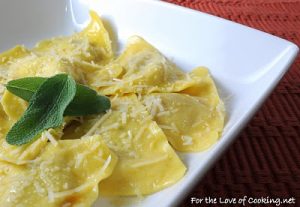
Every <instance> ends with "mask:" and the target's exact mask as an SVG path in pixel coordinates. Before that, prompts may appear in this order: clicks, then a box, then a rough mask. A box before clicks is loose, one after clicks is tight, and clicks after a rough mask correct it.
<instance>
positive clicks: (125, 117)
mask: <svg viewBox="0 0 300 207" xmlns="http://www.w3.org/2000/svg"><path fill="white" fill-rule="evenodd" d="M126 122H127V113H126V112H122V124H126Z"/></svg>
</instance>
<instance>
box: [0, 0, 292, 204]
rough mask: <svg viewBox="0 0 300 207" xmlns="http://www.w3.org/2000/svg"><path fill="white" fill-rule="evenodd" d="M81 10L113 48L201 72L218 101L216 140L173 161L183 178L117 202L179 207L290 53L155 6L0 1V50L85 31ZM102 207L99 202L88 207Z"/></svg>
mask: <svg viewBox="0 0 300 207" xmlns="http://www.w3.org/2000/svg"><path fill="white" fill-rule="evenodd" d="M89 8H91V9H93V10H95V11H97V12H98V13H99V14H102V17H103V18H104V19H105V20H106V21H107V22H109V23H110V24H112V25H113V27H112V30H114V31H115V32H116V35H115V37H114V38H115V39H116V38H117V39H118V40H119V43H121V45H123V44H124V42H125V40H126V39H127V38H128V37H129V36H131V35H140V36H143V37H144V38H145V39H146V40H147V41H149V42H150V43H152V44H153V45H155V46H156V47H157V48H158V49H159V50H161V51H162V52H163V53H164V54H165V55H167V56H168V57H169V58H171V59H172V60H174V61H175V63H177V64H178V65H179V66H181V67H182V68H183V69H184V70H186V71H189V70H191V69H193V68H194V67H196V66H200V65H203V66H207V67H209V68H210V71H211V73H212V75H213V77H214V80H215V81H216V83H217V85H218V88H219V92H220V93H221V96H222V98H223V100H225V103H226V109H227V113H228V116H227V121H226V127H225V130H224V133H223V136H222V137H221V139H220V141H219V142H218V143H217V144H215V145H214V146H213V147H212V148H211V149H209V150H207V151H205V152H201V153H193V154H182V155H181V156H182V159H183V160H184V162H185V163H186V165H187V166H188V171H187V174H186V176H185V177H184V178H183V179H182V180H181V181H180V182H178V183H177V184H175V185H174V186H172V187H170V188H168V189H166V190H163V191H161V192H159V193H156V194H153V195H151V196H148V197H145V198H144V199H143V200H140V201H137V202H136V201H130V202H129V203H128V202H127V201H126V199H125V200H123V201H122V202H121V204H122V205H123V206H144V207H153V206H160V207H164V206H174V205H176V204H179V203H180V200H181V199H183V198H184V196H185V195H186V193H187V192H189V190H190V189H191V188H192V187H193V186H194V185H195V184H196V183H197V181H198V180H199V179H200V178H201V177H202V176H203V174H204V173H205V172H206V171H207V170H208V168H209V167H210V166H211V165H212V164H213V163H214V161H215V160H216V159H217V158H218V157H219V156H220V155H221V154H222V152H223V151H224V149H225V148H227V146H228V145H229V144H230V143H231V142H232V140H233V139H234V138H235V137H236V135H237V134H238V133H239V132H240V131H241V129H242V128H243V127H244V126H245V124H246V123H247V122H248V120H249V119H250V118H251V117H252V116H253V114H254V113H255V112H256V111H257V109H258V108H259V107H260V105H261V104H262V103H263V101H264V100H265V99H266V97H267V96H268V95H269V94H270V92H271V91H272V90H273V88H274V87H275V85H276V84H277V83H278V81H279V80H280V79H281V77H282V76H283V74H284V73H285V72H286V71H287V69H288V68H289V66H290V64H291V63H292V61H293V60H294V58H295V56H296V54H297V51H298V48H297V46H296V45H294V44H293V43H291V42H288V41H286V40H283V39H280V38H278V37H275V36H272V35H269V34H266V33H263V32H260V31H257V30H254V29H251V28H248V27H245V26H242V25H239V24H236V23H233V22H230V21H227V20H224V19H221V18H218V17H214V16H211V15H208V14H204V13H200V12H197V11H193V10H189V9H185V8H181V7H178V6H175V5H171V4H167V3H164V2H160V1H151V0H70V1H68V0H52V1H47V0H27V1H19V0H1V1H0V28H1V30H0V50H1V51H3V50H5V49H8V48H9V47H12V46H14V45H15V44H25V45H27V46H32V45H33V43H35V42H37V41H39V40H41V39H44V38H49V37H53V36H57V35H66V34H71V33H73V32H74V31H75V30H79V29H81V28H82V27H83V26H84V25H85V24H86V22H87V21H88V9H89ZM116 36H117V37H116ZM100 190H101V189H100ZM199 196H201V195H199ZM113 200H114V199H113ZM116 202H118V203H119V201H116V200H114V201H113V203H116ZM132 202H135V203H132ZM109 203H110V201H109V199H102V201H101V199H100V200H99V201H98V202H97V203H96V204H95V206H110V204H109ZM101 204H102V205H101Z"/></svg>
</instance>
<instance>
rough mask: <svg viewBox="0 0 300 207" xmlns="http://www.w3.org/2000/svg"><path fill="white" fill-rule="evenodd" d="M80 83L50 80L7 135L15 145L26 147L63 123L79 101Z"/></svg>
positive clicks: (64, 77) (67, 78) (59, 78)
mask: <svg viewBox="0 0 300 207" xmlns="http://www.w3.org/2000/svg"><path fill="white" fill-rule="evenodd" d="M75 93H76V83H75V81H74V80H73V78H72V77H71V76H69V75H67V74H59V75H55V76H53V77H51V78H48V79H47V80H46V81H45V82H44V83H42V85H41V86H40V87H39V88H38V90H37V91H36V92H35V93H34V94H33V95H32V97H31V99H30V101H29V106H28V108H27V110H26V111H25V112H24V114H23V116H22V117H21V118H20V119H19V120H18V121H17V122H16V123H15V124H14V125H13V127H12V128H11V129H10V131H9V132H8V133H7V135H6V141H7V143H9V144H12V145H22V144H26V143H29V142H31V141H33V139H36V138H37V137H38V136H39V135H40V134H41V133H42V132H43V131H45V130H47V129H50V128H56V127H59V126H60V125H62V123H63V114H64V111H65V109H66V108H67V106H68V105H69V104H70V102H71V101H72V100H73V98H74V97H75Z"/></svg>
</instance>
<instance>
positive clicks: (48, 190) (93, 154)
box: [0, 12, 225, 207]
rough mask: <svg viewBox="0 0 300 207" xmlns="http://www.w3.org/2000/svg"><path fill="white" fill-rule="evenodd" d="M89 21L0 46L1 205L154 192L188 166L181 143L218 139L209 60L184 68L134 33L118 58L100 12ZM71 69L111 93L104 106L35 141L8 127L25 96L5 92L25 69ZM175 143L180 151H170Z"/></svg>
mask: <svg viewBox="0 0 300 207" xmlns="http://www.w3.org/2000/svg"><path fill="white" fill-rule="evenodd" d="M90 16H91V21H90V23H89V24H88V25H87V27H86V28H85V29H83V30H82V31H81V32H79V33H75V34H74V35H72V36H67V37H57V38H52V39H49V40H44V41H41V42H40V43H38V44H37V45H36V46H35V47H34V48H32V49H26V48H25V47H24V46H16V47H15V48H12V49H11V50H8V51H6V52H4V53H2V54H0V102H1V103H0V183H1V186H0V203H1V205H3V206H7V207H10V206H11V207H13V206H20V207H22V206H24V207H27V206H30V207H31V206H33V207H39V206H45V207H56V206H63V207H68V206H78V207H84V206H91V205H92V203H93V202H94V201H95V200H96V199H97V197H98V196H99V194H100V195H105V196H132V195H138V196H139V195H148V194H151V193H154V192H157V191H159V190H162V189H164V188H166V187H168V186H171V185H173V184H174V183H176V182H178V181H179V180H180V179H181V178H182V177H183V176H184V174H185V172H186V166H185V165H184V163H183V162H182V161H181V160H180V158H179V157H178V156H177V154H176V152H175V151H174V149H175V150H178V151H182V152H198V151H202V150H205V149H207V148H209V147H210V146H211V145H213V144H214V143H215V142H216V141H217V140H218V139H219V137H220V135H221V133H222V130H223V126H224V117H225V110H224V104H223V102H222V100H221V99H220V97H219V94H218V91H217V89H216V86H215V84H214V82H213V80H212V78H211V77H210V75H209V72H208V70H207V69H206V68H204V67H199V68H196V69H194V70H193V71H192V72H189V73H185V72H184V71H182V70H180V69H179V68H178V67H177V66H176V65H175V64H173V63H172V62H171V61H170V60H168V59H167V58H166V57H165V56H164V55H163V54H162V53H160V52H159V51H158V50H157V49H156V48H155V47H154V46H152V45H151V44H149V43H148V42H146V41H145V40H144V39H142V38H141V37H138V36H133V37H131V38H130V39H129V40H128V42H127V45H126V48H125V49H124V51H123V52H122V53H121V55H120V56H118V57H117V58H115V56H114V53H113V50H112V43H111V40H110V37H109V33H108V32H107V30H106V29H105V27H104V24H103V22H102V21H101V19H100V18H99V17H98V16H97V14H96V13H95V12H91V13H90ZM58 73H67V74H70V75H71V76H72V77H73V78H74V79H75V81H76V82H78V83H81V84H84V85H87V86H88V87H91V88H93V89H95V90H96V91H97V92H98V93H99V94H102V95H107V96H109V98H110V100H111V103H112V108H111V110H109V111H107V112H106V113H105V114H100V115H90V116H84V117H69V116H67V117H65V118H64V123H63V125H62V126H61V127H58V128H55V129H49V130H47V131H45V132H43V133H42V134H41V135H40V137H38V138H37V139H36V140H35V141H33V142H32V143H28V144H25V145H22V146H13V145H9V144H8V143H7V142H6V140H5V137H6V134H7V132H8V131H9V129H10V128H11V127H12V126H13V124H14V123H15V122H17V121H18V120H19V118H20V117H21V116H22V114H23V113H24V111H25V110H26V108H27V106H28V103H27V102H25V101H23V100H22V99H20V98H18V97H17V96H15V95H13V94H11V93H10V92H8V91H6V90H5V84H6V83H7V82H8V81H10V80H12V79H18V78H24V77H37V76H38V77H50V76H53V75H55V74H58ZM173 148H174V149H173Z"/></svg>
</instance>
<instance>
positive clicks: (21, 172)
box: [0, 136, 117, 207]
mask: <svg viewBox="0 0 300 207" xmlns="http://www.w3.org/2000/svg"><path fill="white" fill-rule="evenodd" d="M116 161H117V158H116V156H115V155H114V154H113V153H112V152H111V151H110V150H109V149H108V148H107V146H106V145H105V144H104V142H103V141H102V139H101V137H100V136H92V137H86V138H83V139H80V140H61V141H59V142H58V143H57V146H54V145H47V147H46V148H45V151H44V152H43V154H42V155H41V156H40V157H39V158H38V159H37V160H35V161H34V162H32V163H30V164H27V165H24V166H15V165H12V164H9V163H6V162H2V161H0V166H1V167H0V179H1V188H0V202H1V205H3V206H6V207H10V206H11V207H13V206H16V205H21V206H32V207H35V206H36V207H40V206H49V207H51V206H64V205H66V206H67V205H68V206H91V204H92V203H93V202H94V201H95V200H96V199H97V197H98V183H99V182H100V181H101V180H103V179H104V178H106V177H108V176H109V175H110V174H111V173H112V171H113V168H114V166H115V164H116Z"/></svg>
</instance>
